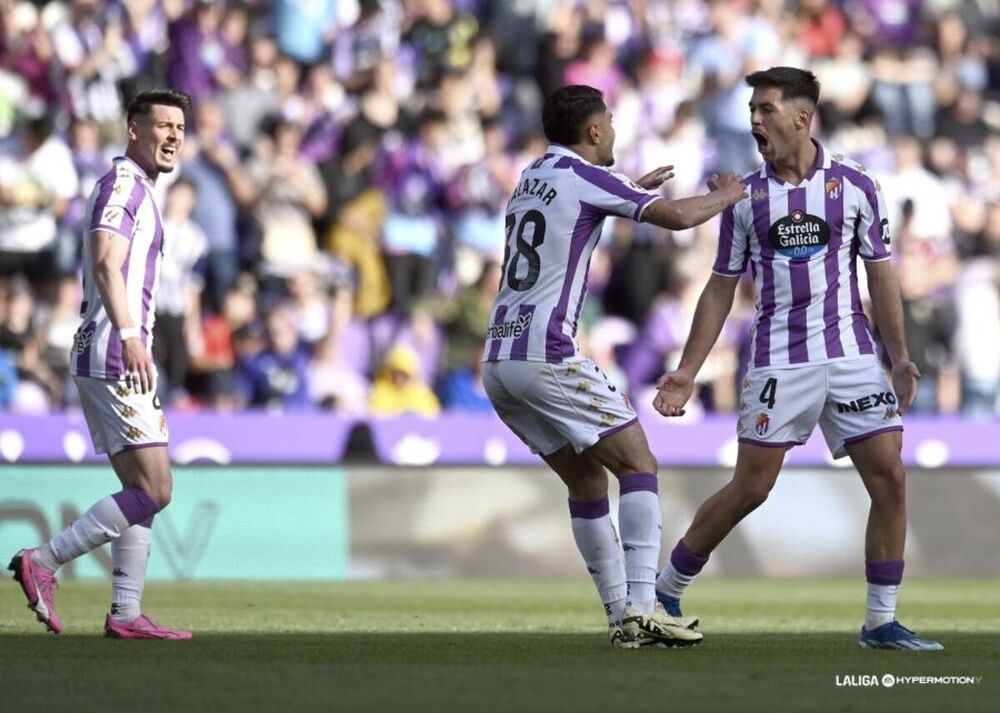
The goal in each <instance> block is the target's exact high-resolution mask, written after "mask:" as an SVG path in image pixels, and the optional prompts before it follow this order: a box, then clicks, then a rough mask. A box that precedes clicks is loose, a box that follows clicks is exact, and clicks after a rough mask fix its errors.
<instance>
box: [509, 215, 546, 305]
mask: <svg viewBox="0 0 1000 713" xmlns="http://www.w3.org/2000/svg"><path fill="white" fill-rule="evenodd" d="M515 224H517V216H516V215H514V214H513V213H509V214H508V215H507V221H506V224H505V228H506V230H507V242H506V245H505V246H504V251H503V271H502V272H501V277H500V287H501V288H502V287H503V280H504V276H506V279H507V286H508V287H509V288H510V289H512V290H514V291H515V292H524V291H526V290H530V289H531V288H532V287H534V286H535V283H536V282H538V275H539V273H540V272H541V271H542V258H541V256H539V254H538V250H537V248H539V247H541V245H542V243H544V242H545V216H544V215H542V214H541V213H540V212H539V211H537V210H529V211H528V212H527V213H525V214H524V217H522V218H521V222H520V224H517V245H516V246H515V250H514V253H513V255H512V254H511V244H510V239H511V237H512V236H513V235H514V226H515ZM529 225H530V226H531V242H530V243H529V242H528V241H527V240H525V238H524V233H525V229H526V228H527V227H528V226H529ZM522 257H523V258H524V259H525V260H527V261H528V274H527V275H525V276H524V277H518V276H517V273H518V268H519V267H520V264H521V258H522Z"/></svg>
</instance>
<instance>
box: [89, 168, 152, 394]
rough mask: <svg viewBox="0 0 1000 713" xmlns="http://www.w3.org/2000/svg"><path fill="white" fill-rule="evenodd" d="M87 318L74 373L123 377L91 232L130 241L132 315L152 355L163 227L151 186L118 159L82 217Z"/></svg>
mask: <svg viewBox="0 0 1000 713" xmlns="http://www.w3.org/2000/svg"><path fill="white" fill-rule="evenodd" d="M84 220H85V221H86V222H85V225H86V226H87V233H86V234H85V235H84V240H83V304H82V305H81V306H80V316H81V318H82V320H83V322H82V324H81V325H80V329H79V330H77V333H76V337H75V338H74V340H73V353H72V355H71V357H70V373H72V374H74V375H76V376H89V377H92V378H97V379H120V378H122V376H124V374H125V368H124V365H123V362H122V343H121V341H120V340H119V338H118V334H117V332H116V331H115V329H114V327H113V326H112V325H111V319H110V318H109V317H108V313H107V312H106V311H105V309H104V304H103V302H102V301H101V293H100V292H99V291H98V289H97V283H96V282H95V280H94V259H93V255H91V249H90V233H93V232H94V231H97V230H103V231H106V232H109V233H114V234H115V235H120V236H122V237H123V238H125V239H126V240H128V241H129V248H128V254H127V256H126V257H125V262H124V264H122V277H124V278H125V292H126V297H127V301H128V311H129V314H130V315H131V317H132V321H133V323H134V324H136V325H138V326H139V330H140V336H141V338H142V343H143V344H144V345H145V346H146V349H147V350H149V351H150V353H152V346H153V320H154V318H155V311H156V310H155V304H154V296H155V295H156V288H157V284H158V282H159V273H160V258H161V256H162V253H163V223H162V221H161V219H160V210H159V208H157V206H156V202H155V201H154V200H153V185H152V183H151V182H150V180H149V178H148V177H147V176H146V174H145V172H144V171H143V170H142V169H141V168H139V166H137V165H136V164H135V163H134V162H133V161H132V160H130V159H128V158H126V157H123V156H120V157H118V158H116V159H115V160H114V165H113V166H112V168H111V170H110V171H108V172H107V173H105V174H104V175H103V176H102V177H101V179H100V180H99V181H98V182H97V185H96V186H95V187H94V190H93V192H91V194H90V199H89V200H88V201H87V212H86V213H85V214H84Z"/></svg>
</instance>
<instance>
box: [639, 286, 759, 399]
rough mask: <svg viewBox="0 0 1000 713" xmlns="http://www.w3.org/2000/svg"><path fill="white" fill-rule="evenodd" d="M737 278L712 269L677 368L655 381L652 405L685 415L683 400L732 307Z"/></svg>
mask: <svg viewBox="0 0 1000 713" xmlns="http://www.w3.org/2000/svg"><path fill="white" fill-rule="evenodd" d="M739 279H740V278H739V277H738V276H729V275H720V274H718V273H712V276H711V277H710V278H709V279H708V284H706V285H705V289H704V290H702V292H701V297H699V298H698V306H697V308H696V309H695V311H694V320H693V322H692V323H691V333H690V334H689V335H688V339H687V343H686V344H685V345H684V352H683V354H682V356H681V362H680V364H679V365H678V366H677V369H675V370H674V371H670V372H667V373H666V374H664V375H663V376H661V377H660V378H659V380H658V381H657V382H656V388H657V393H656V397H655V398H654V399H653V407H654V408H655V409H656V410H657V411H659V412H660V413H661V414H663V415H664V416H683V415H684V404H686V403H687V402H688V399H690V398H691V394H692V393H693V392H694V378H695V376H697V375H698V370H699V369H701V365H702V364H704V363H705V359H706V358H707V357H708V353H709V352H710V351H712V347H713V346H714V345H715V342H716V340H717V339H718V338H719V334H720V333H721V332H722V325H724V324H725V322H726V317H727V316H728V315H729V310H731V309H732V307H733V297H734V296H735V294H736V285H737V283H738V282H739Z"/></svg>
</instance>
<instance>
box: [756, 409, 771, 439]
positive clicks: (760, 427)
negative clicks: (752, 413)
mask: <svg viewBox="0 0 1000 713" xmlns="http://www.w3.org/2000/svg"><path fill="white" fill-rule="evenodd" d="M770 425H771V417H770V416H768V415H767V414H766V413H762V414H758V415H757V420H756V421H755V422H754V428H756V429H757V435H758V436H763V435H766V434H767V429H768V426H770Z"/></svg>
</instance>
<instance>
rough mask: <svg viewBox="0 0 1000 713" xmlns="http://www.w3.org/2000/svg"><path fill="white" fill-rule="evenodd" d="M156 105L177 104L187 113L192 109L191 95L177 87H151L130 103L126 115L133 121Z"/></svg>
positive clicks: (176, 105) (137, 95)
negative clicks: (178, 89)
mask: <svg viewBox="0 0 1000 713" xmlns="http://www.w3.org/2000/svg"><path fill="white" fill-rule="evenodd" d="M154 106H175V107H177V108H178V109H180V110H181V111H183V112H184V114H185V115H186V114H187V113H188V112H189V111H191V97H189V96H188V95H187V94H185V93H184V92H179V91H177V90H176V89H151V90H149V91H148V92H140V93H139V94H136V95H135V98H134V99H132V101H130V102H129V103H128V110H127V113H126V117H127V120H128V121H132V119H134V118H135V117H137V116H145V115H147V114H149V112H150V111H152V109H153V107H154Z"/></svg>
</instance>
